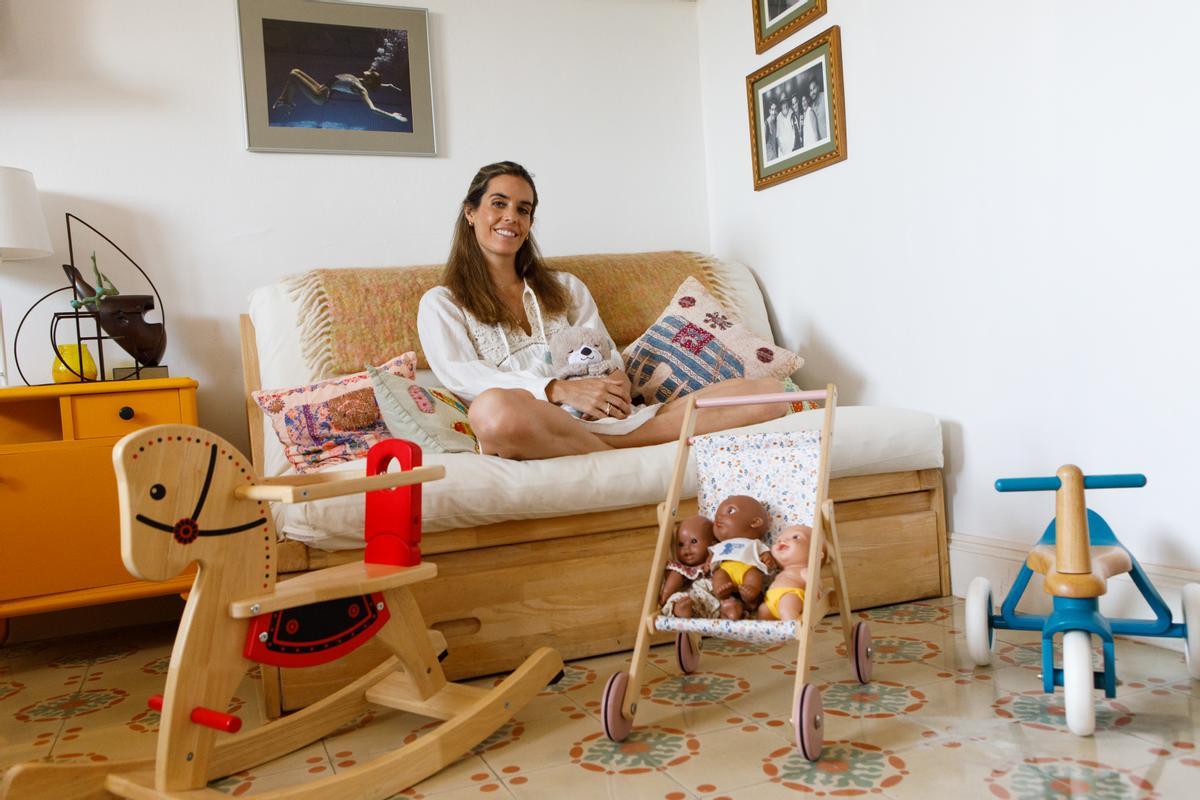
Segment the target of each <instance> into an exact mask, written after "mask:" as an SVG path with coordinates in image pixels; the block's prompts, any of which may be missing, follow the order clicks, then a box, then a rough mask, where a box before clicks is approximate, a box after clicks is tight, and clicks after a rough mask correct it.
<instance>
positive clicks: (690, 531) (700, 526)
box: [675, 514, 716, 567]
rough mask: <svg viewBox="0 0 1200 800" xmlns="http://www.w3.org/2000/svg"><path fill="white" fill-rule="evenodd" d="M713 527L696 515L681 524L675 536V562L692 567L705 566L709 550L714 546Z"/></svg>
mask: <svg viewBox="0 0 1200 800" xmlns="http://www.w3.org/2000/svg"><path fill="white" fill-rule="evenodd" d="M715 542H716V539H715V538H714V537H713V526H712V523H711V522H709V521H708V520H707V519H705V518H704V517H702V516H700V515H699V514H696V515H695V516H692V517H688V518H687V519H685V520H684V521H683V522H680V523H679V532H678V533H677V534H676V535H675V560H676V561H679V562H680V563H682V564H687V565H688V566H690V567H694V566H697V565H699V564H703V563H704V561H705V559H707V558H708V548H709V546H710V545H712V544H714V543H715Z"/></svg>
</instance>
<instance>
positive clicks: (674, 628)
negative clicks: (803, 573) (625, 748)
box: [601, 384, 872, 761]
mask: <svg viewBox="0 0 1200 800" xmlns="http://www.w3.org/2000/svg"><path fill="white" fill-rule="evenodd" d="M800 400H824V401H825V413H824V420H823V423H822V427H821V430H820V431H819V432H818V431H782V432H764V433H728V432H723V433H713V434H707V435H703V436H693V433H694V431H695V428H696V409H697V408H711V407H716V406H732V405H754V404H759V403H793V402H796V401H800ZM836 407H837V389H836V387H834V385H833V384H829V385H828V386H827V387H826V388H825V389H824V390H821V391H815V392H799V393H797V392H790V393H785V394H761V395H745V396H738V397H719V398H712V399H705V398H699V399H697V398H695V397H692V398H690V399H689V401H688V403H687V406H686V409H685V412H684V417H683V424H682V426H681V430H680V433H679V450H678V453H677V455H676V457H675V469H674V473H673V476H672V478H671V483H670V486H669V489H668V492H667V499H666V502H665V503H664V504H663V505H662V506H660V507H659V529H658V544H657V546H656V548H655V551H654V562H653V564H652V565H651V567H650V579H649V581H648V583H647V586H646V596H645V600H644V601H643V604H642V615H641V617H640V619H639V625H638V633H637V641H636V644H635V645H634V650H633V659H632V662H631V665H630V668H629V671H628V672H624V671H621V672H617V673H615V674H613V675H612V676H611V677H610V678H609V679H608V683H607V684H606V685H605V687H604V695H603V699H602V701H601V720H602V722H603V724H604V733H605V735H606V736H608V738H609V739H611V740H613V741H616V742H620V741H623V740H624V739H625V738H626V737H628V736H629V734H630V732H631V731H632V730H633V723H634V718H635V715H636V714H637V709H638V697H639V695H640V692H641V688H642V682H643V680H645V675H646V658H647V656H648V655H649V651H650V644H651V637H652V636H653V635H654V634H655V633H656V632H665V631H669V632H673V633H675V654H676V661H677V663H678V664H679V667H680V670H681V671H682V672H684V673H690V672H694V671H695V670H696V668H697V667H698V666H699V660H700V640H701V637H703V636H716V637H719V638H724V639H736V640H739V641H744V642H784V641H796V642H797V643H798V653H797V656H796V685H795V691H794V693H793V699H792V715H791V719H792V724H793V727H794V729H795V739H796V745H797V747H798V748H799V750H800V752H801V754H803V755H804V757H805V758H807V759H808V760H810V761H815V760H817V759H818V758H820V755H821V750H822V747H823V744H824V734H823V731H822V726H823V713H822V705H821V695H820V692H819V691H818V690H817V688H816V687H815V686H813V685H812V684H810V683H806V682H805V678H806V676H807V675H808V664H809V662H808V657H809V656H808V654H809V642H811V641H812V634H813V629H814V627H815V626H816V624H817V623H818V622H820V620H821V619H822V618H823V617H824V616H825V614H826V613H828V611H829V609H830V608H831V607H834V604H835V603H836V607H837V608H838V610H839V611H840V612H841V620H842V628H843V634H844V636H845V640H846V651H847V654H848V656H849V659H850V664H851V667H852V668H853V671H854V675H855V677H856V678H857V679H858V680H859V682H861V683H867V682H868V681H869V680H870V678H871V668H872V651H871V634H870V630H869V628H868V627H867V623H865V622H857V623H855V624H853V626H852V625H851V622H850V601H849V596H848V594H847V591H846V577H845V573H844V571H843V569H842V557H841V551H840V548H839V544H838V537H837V526H836V525H835V524H834V512H833V501H832V500H829V499H828V489H829V457H830V444H831V440H832V435H833V415H834V410H835V409H836ZM692 450H695V454H696V472H697V502H698V506H699V513H701V514H703V515H704V516H706V517H709V518H712V516H713V514H714V512H715V511H716V508H717V505H718V504H719V503H720V502H721V500H722V498H724V497H726V496H728V495H732V494H745V495H750V496H752V497H755V498H757V499H758V500H759V501H760V502H762V504H763V506H764V507H765V508H766V510H767V511H768V513H769V514H770V517H771V521H770V527H769V529H768V532H767V535H766V537H765V538H766V540H767V543H768V544H769V543H770V541H771V540H772V539H773V537H774V536H775V535H776V534H777V533H778V532H779V531H780V530H782V529H783V528H785V527H787V526H788V525H795V524H806V525H809V526H810V527H811V528H812V530H813V533H812V539H811V542H810V545H809V559H808V563H809V565H810V570H811V572H810V575H811V576H812V578H811V581H810V586H820V587H821V590H820V591H819V592H816V591H810V592H809V595H808V599H806V601H805V603H804V611H803V614H802V616H801V618H800V619H799V620H789V621H782V620H780V621H759V620H737V621H731V620H725V619H699V618H695V619H681V618H677V617H672V616H663V615H661V614H660V613H659V612H660V608H659V586H660V584H661V582H662V575H663V568H664V566H665V565H666V562H667V559H668V557H669V556H670V554H671V552H672V544H673V541H674V530H675V523H676V521H677V520H678V518H679V516H680V514H679V505H680V502H679V501H680V494H681V493H682V490H683V481H684V475H685V473H686V471H687V464H688V454H689V452H691V451H692ZM826 542H827V543H828V546H827V547H826V546H825V543H826ZM822 550H824V551H825V559H824V563H822V561H821V557H820V556H821V553H822ZM811 565H817V566H811ZM823 568H824V569H823Z"/></svg>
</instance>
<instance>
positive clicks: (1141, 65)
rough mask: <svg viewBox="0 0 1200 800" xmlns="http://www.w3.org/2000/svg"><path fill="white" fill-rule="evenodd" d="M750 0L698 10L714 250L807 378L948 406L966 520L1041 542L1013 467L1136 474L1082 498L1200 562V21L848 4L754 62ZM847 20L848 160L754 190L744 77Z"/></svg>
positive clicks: (1073, 10)
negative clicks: (767, 316) (795, 354)
mask: <svg viewBox="0 0 1200 800" xmlns="http://www.w3.org/2000/svg"><path fill="white" fill-rule="evenodd" d="M747 5H748V4H746V3H743V2H728V1H727V0H700V3H699V6H698V22H697V27H698V32H699V38H700V61H701V82H702V87H703V92H702V94H703V98H704V101H703V102H704V132H705V144H706V147H707V153H708V191H709V197H708V201H709V213H710V219H711V228H712V230H711V236H712V249H713V251H714V252H716V253H718V254H719V255H721V256H724V257H730V258H735V259H739V260H742V261H744V262H746V263H747V264H750V265H751V266H752V267H753V268H754V269H755V270H756V272H757V274H758V276H759V278H760V280H761V282H762V284H763V285H764V288H765V289H766V290H767V293H768V295H769V297H770V301H771V305H772V311H773V322H774V324H775V326H776V332H777V334H778V335H779V337H780V339H781V344H783V345H785V346H788V347H792V348H796V349H798V350H799V351H800V352H801V353H803V354H804V355H805V356H806V357H807V358H808V364H807V365H806V367H805V370H804V373H805V374H807V375H808V376H809V378H810V380H809V381H808V382H809V383H810V384H814V385H815V384H819V383H823V382H824V381H826V380H829V379H832V380H836V381H838V382H839V383H840V385H841V387H842V390H843V395H842V397H843V400H844V401H845V402H855V403H867V404H887V405H897V406H905V407H910V408H917V409H924V410H927V411H930V412H932V413H934V414H936V415H938V416H939V417H941V418H942V419H943V420H945V429H944V430H945V434H946V442H947V470H946V476H947V483H948V489H949V499H950V504H951V512H950V517H951V519H950V522H951V527H952V530H953V531H955V532H958V533H964V534H972V535H978V536H985V537H995V538H999V539H1007V540H1011V541H1014V542H1020V543H1023V544H1026V543H1030V542H1032V540H1033V539H1034V538H1036V537H1037V536H1038V535H1040V534H1041V531H1042V529H1043V528H1044V526H1045V524H1046V522H1047V521H1048V520H1049V518H1050V517H1051V516H1052V515H1053V499H1052V496H1051V495H1048V494H1040V495H999V494H997V493H996V492H995V491H993V489H992V488H991V483H992V481H993V480H994V479H995V478H997V477H1001V476H1021V475H1046V474H1052V473H1053V471H1054V469H1055V468H1056V467H1057V466H1058V465H1060V464H1062V463H1067V462H1074V463H1077V464H1079V465H1081V466H1082V467H1083V468H1084V470H1085V472H1095V473H1101V472H1132V471H1141V472H1145V473H1146V474H1147V475H1148V477H1149V479H1150V483H1149V486H1148V487H1147V488H1146V489H1142V490H1136V491H1132V490H1126V491H1111V492H1104V493H1095V494H1094V495H1092V496H1090V497H1089V502H1090V505H1091V506H1092V507H1093V508H1095V509H1096V510H1098V511H1099V512H1100V513H1101V514H1102V515H1104V516H1105V517H1106V518H1107V519H1108V520H1109V522H1110V523H1111V524H1112V525H1113V528H1114V530H1116V532H1117V534H1118V536H1121V537H1122V538H1123V540H1124V541H1125V543H1126V544H1127V545H1129V546H1130V547H1131V548H1132V549H1133V552H1134V553H1135V555H1137V556H1138V557H1139V558H1140V559H1141V560H1143V561H1147V562H1157V563H1160V564H1166V565H1172V566H1180V567H1193V568H1196V567H1200V525H1198V524H1197V522H1196V520H1197V518H1198V515H1197V511H1196V508H1195V504H1194V502H1193V500H1192V498H1193V497H1194V496H1195V495H1196V488H1197V487H1196V484H1197V480H1198V478H1200V473H1198V470H1197V469H1196V464H1197V455H1198V451H1200V436H1198V435H1197V432H1196V431H1197V423H1196V415H1195V413H1194V409H1195V406H1196V398H1197V396H1198V395H1200V376H1198V374H1197V358H1196V355H1195V348H1196V346H1197V344H1198V343H1200V323H1198V321H1197V320H1198V317H1200V315H1198V314H1197V311H1196V304H1197V298H1198V296H1200V292H1198V291H1197V290H1198V289H1200V279H1198V278H1197V275H1198V274H1200V273H1198V271H1197V267H1198V266H1200V264H1198V263H1197V262H1198V261H1200V248H1198V247H1197V235H1196V230H1197V228H1198V227H1200V226H1198V225H1197V222H1196V219H1197V203H1196V199H1195V197H1196V188H1195V187H1196V185H1197V184H1198V183H1200V148H1198V147H1197V144H1196V137H1197V132H1198V131H1200V103H1198V102H1197V101H1198V91H1197V83H1196V81H1197V75H1200V50H1198V49H1197V48H1196V47H1195V42H1194V36H1195V31H1196V30H1197V29H1200V10H1197V7H1196V6H1195V4H1193V3H1190V2H1184V0H1173V1H1172V2H1166V0H1159V2H1154V3H1139V4H1136V6H1134V5H1130V4H1128V3H1117V2H1108V1H1106V2H1095V1H1094V0H1092V1H1089V2H1083V1H1082V0H1073V1H1072V2H1066V1H1065V0H1060V2H1054V3H1046V2H1041V1H1040V0H1018V1H1017V2H1008V3H989V4H983V3H963V2H956V1H955V0H909V2H904V3H883V2H872V3H868V2H863V1H862V0H859V1H858V2H852V0H839V2H831V3H830V4H829V6H830V12H829V13H828V14H827V15H826V16H825V17H823V18H821V19H818V20H817V21H815V22H813V23H811V24H810V25H809V26H808V27H807V28H806V29H805V30H803V31H801V32H799V33H796V34H793V35H792V36H791V37H790V38H788V39H787V40H785V41H784V42H782V43H781V44H779V45H777V46H776V47H775V48H773V49H772V50H770V51H768V52H767V53H764V54H763V55H761V56H756V55H755V54H754V46H753V34H752V27H751V19H750V12H749V9H748V8H747V7H746V6H747ZM833 24H837V25H839V26H840V27H841V33H842V45H843V54H844V61H845V87H846V89H845V96H846V126H847V132H848V139H849V142H848V152H849V159H848V160H847V161H845V162H842V163H840V164H835V165H833V166H831V167H829V168H826V169H823V170H820V171H818V172H815V173H812V174H810V175H806V176H802V177H800V178H797V179H795V180H792V181H789V182H786V183H783V184H779V185H777V186H775V187H773V188H770V189H766V190H764V191H762V192H754V191H753V189H752V176H751V171H750V164H749V131H748V126H747V112H746V84H745V77H746V75H748V74H750V73H751V72H753V71H755V70H757V69H758V68H760V67H762V66H763V65H765V64H767V63H768V62H769V61H771V60H773V59H774V58H777V57H779V56H781V55H783V54H784V53H786V52H787V51H789V50H790V49H792V48H794V47H796V46H797V45H799V44H801V43H802V42H804V41H805V40H807V39H808V38H810V37H812V36H814V35H816V34H817V33H819V32H821V31H823V30H825V29H826V28H827V27H828V26H830V25H833Z"/></svg>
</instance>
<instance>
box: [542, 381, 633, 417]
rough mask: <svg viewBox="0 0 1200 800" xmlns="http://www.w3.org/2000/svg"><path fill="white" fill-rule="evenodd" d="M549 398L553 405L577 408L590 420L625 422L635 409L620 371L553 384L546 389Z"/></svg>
mask: <svg viewBox="0 0 1200 800" xmlns="http://www.w3.org/2000/svg"><path fill="white" fill-rule="evenodd" d="M546 397H547V398H548V399H549V400H550V402H551V403H558V404H559V405H569V406H571V407H572V408H575V409H578V410H579V411H580V412H582V413H583V415H584V416H585V417H587V418H590V419H604V418H605V417H613V418H615V419H625V418H626V417H628V416H629V413H630V411H631V410H632V404H631V403H630V399H629V378H628V377H626V376H625V373H624V372H623V371H621V370H616V371H614V372H610V373H609V374H608V375H605V376H604V377H603V378H576V379H574V380H569V381H563V380H554V381H551V382H550V383H549V385H547V386H546Z"/></svg>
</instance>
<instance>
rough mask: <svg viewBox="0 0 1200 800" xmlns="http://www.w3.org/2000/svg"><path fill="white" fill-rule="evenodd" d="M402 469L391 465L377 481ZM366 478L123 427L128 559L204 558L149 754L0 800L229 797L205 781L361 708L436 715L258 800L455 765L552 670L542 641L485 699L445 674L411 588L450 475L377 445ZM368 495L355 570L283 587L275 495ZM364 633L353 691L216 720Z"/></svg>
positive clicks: (62, 772) (119, 463)
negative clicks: (251, 722) (249, 678)
mask: <svg viewBox="0 0 1200 800" xmlns="http://www.w3.org/2000/svg"><path fill="white" fill-rule="evenodd" d="M392 459H396V460H398V461H399V462H400V466H401V471H399V472H387V467H388V465H389V464H390V462H391V461H392ZM367 462H368V463H367V475H366V476H346V477H343V476H342V475H336V474H335V475H325V474H315V475H306V476H289V477H285V478H273V479H268V480H261V479H259V478H258V477H257V476H255V475H254V474H253V472H252V470H251V467H250V463H249V461H248V460H247V459H246V458H245V457H244V456H243V455H242V454H241V453H240V452H238V451H237V450H236V449H235V448H234V447H233V446H231V445H230V444H229V443H228V442H226V441H225V440H223V439H221V438H220V437H219V436H215V435H213V434H212V433H209V432H208V431H205V430H203V429H200V428H194V427H191V426H188V425H158V426H154V427H150V428H145V429H143V430H140V431H138V432H136V433H132V434H130V435H129V436H126V437H125V438H124V439H122V440H121V441H120V442H119V443H118V444H117V445H116V447H115V448H114V449H113V463H114V465H115V467H116V473H117V489H118V494H119V495H120V508H121V555H122V557H123V559H124V561H125V566H126V567H127V568H128V569H129V571H130V572H131V573H133V574H134V575H136V576H137V577H139V578H142V579H144V580H152V581H153V580H157V581H161V580H166V579H168V578H171V577H174V576H176V575H178V574H179V573H180V572H182V571H183V570H184V569H185V568H187V566H188V565H189V564H191V563H192V562H197V563H198V564H199V569H198V571H197V573H196V580H195V583H194V584H193V586H192V591H191V593H190V594H189V595H188V599H187V606H186V608H185V609H184V613H183V619H182V621H181V623H180V627H179V633H178V635H177V636H176V638H175V647H174V650H173V651H172V653H171V663H170V668H169V670H168V673H167V683H166V691H165V696H164V697H155V698H151V699H150V705H151V707H154V708H159V709H161V712H162V718H161V722H160V726H159V735H158V749H157V754H156V756H155V757H154V758H145V759H138V760H131V761H124V762H113V763H104V764H87V765H73V764H58V765H55V764H45V763H37V762H34V763H29V764H23V765H20V766H17V767H13V768H12V769H10V770H9V771H8V772H7V773H6V774H5V776H4V780H3V782H2V783H0V800H20V798H48V797H53V798H56V799H58V800H83V799H84V798H88V799H90V798H106V797H109V796H110V795H115V796H117V797H127V798H201V797H213V798H218V797H225V795H224V794H221V793H220V792H217V791H215V790H211V789H207V788H206V784H207V783H208V782H210V781H213V780H215V779H217V778H220V777H223V776H226V775H230V774H232V773H235V772H239V771H242V770H246V769H250V768H252V767H254V766H256V765H259V764H262V763H265V762H267V761H270V760H272V759H275V758H278V757H280V756H283V755H285V754H287V753H290V752H292V751H293V750H296V749H298V748H300V747H303V746H304V745H307V744H308V743H309V742H312V741H314V740H316V739H319V738H321V737H322V736H325V735H327V734H328V733H330V732H332V731H334V730H336V729H337V728H338V727H339V726H341V725H344V724H345V723H347V722H348V721H350V720H351V719H353V718H354V717H355V716H356V715H358V714H359V713H361V712H363V711H365V710H366V709H367V706H368V703H371V704H375V705H382V706H387V707H390V708H395V709H400V710H403V711H407V712H411V713H415V714H419V715H422V716H427V717H432V718H434V719H441V720H444V722H443V723H442V724H441V725H440V726H439V727H438V728H437V729H435V730H434V731H432V732H430V733H428V734H426V735H424V736H421V737H420V738H418V739H417V740H415V741H414V742H412V743H410V744H408V745H405V746H403V747H401V748H399V749H397V750H393V751H391V752H389V753H387V754H386V755H383V756H379V757H377V758H376V759H374V760H373V761H370V762H367V763H364V764H361V765H359V766H355V767H352V768H350V769H346V770H341V771H339V772H338V773H337V774H336V775H330V776H327V777H325V778H322V779H320V780H317V781H314V782H311V783H305V784H301V785H298V786H294V787H288V788H285V789H276V790H272V791H269V792H266V793H263V794H260V795H255V796H256V797H261V798H272V800H275V799H277V798H278V799H282V798H289V799H291V798H322V800H328V799H330V798H355V799H356V800H358V799H360V798H363V799H365V798H385V797H388V796H390V795H393V794H396V793H398V792H400V791H402V790H404V789H406V788H408V787H409V786H412V785H413V784H415V783H418V782H420V781H421V780H424V779H425V778H427V777H428V776H430V775H432V774H433V773H435V772H437V771H438V770H440V769H442V768H443V767H445V766H446V765H448V764H450V763H451V762H453V761H455V760H456V759H458V758H459V757H460V756H461V755H462V754H464V753H465V752H467V751H468V750H469V749H470V748H472V747H474V746H475V745H476V744H478V743H479V742H481V741H483V740H484V739H485V738H487V736H489V735H490V734H491V733H493V732H494V731H495V730H496V729H497V728H499V727H500V726H501V725H503V724H504V723H505V722H506V721H507V720H508V719H509V718H511V717H512V715H513V714H514V713H516V711H517V710H518V709H520V708H521V707H523V706H524V705H525V704H526V703H528V702H529V700H530V699H531V698H532V697H533V696H534V695H535V694H536V693H537V692H538V691H540V690H541V689H542V688H543V687H544V686H545V685H546V684H547V683H549V682H551V681H553V680H555V679H556V676H561V674H562V659H561V658H559V655H558V653H557V652H555V651H554V650H552V649H550V648H540V649H539V650H538V651H537V652H535V653H533V654H532V655H531V656H530V657H529V658H528V659H526V660H525V663H523V664H522V665H521V666H520V667H519V668H518V669H517V670H516V671H515V672H513V673H512V674H511V675H510V676H509V677H508V678H506V679H505V680H504V681H503V682H502V683H500V684H499V685H498V686H496V687H494V688H492V689H490V690H489V689H483V688H479V687H474V686H466V685H463V684H456V683H450V682H448V681H447V680H446V678H445V675H444V673H443V672H442V669H441V664H440V662H439V654H444V652H445V647H446V644H445V639H444V638H443V637H442V635H441V634H440V633H438V632H436V631H432V630H427V629H426V627H425V623H424V620H423V619H422V617H421V613H420V611H419V609H418V608H417V603H416V600H415V599H414V598H413V596H412V593H411V592H410V591H409V589H408V586H409V585H410V584H414V583H416V582H418V581H423V580H428V579H429V578H432V577H434V576H435V575H436V574H437V566H436V565H435V564H432V563H421V561H420V551H419V541H420V509H421V499H420V484H421V483H422V482H424V481H428V480H436V479H438V478H441V477H443V475H444V474H445V468H444V467H441V466H421V465H420V464H421V451H420V449H419V448H417V447H416V445H413V444H412V443H410V442H405V441H402V440H395V439H393V440H387V441H384V442H381V443H380V444H377V445H376V446H375V447H374V448H372V449H371V452H370V454H369V455H368V459H367ZM356 492H367V493H368V494H367V520H368V522H367V550H366V558H365V560H364V561H363V562H359V563H353V564H343V565H340V566H337V567H331V568H329V569H325V570H321V571H318V572H311V573H307V574H305V575H302V576H300V577H297V578H293V579H291V580H287V581H283V582H281V583H279V584H276V582H275V526H274V523H273V521H272V518H271V514H270V511H269V509H268V507H267V504H268V503H269V502H284V503H294V502H307V501H310V500H318V499H321V498H325V497H334V496H338V495H345V494H352V493H356ZM372 636H375V637H378V638H379V639H380V640H381V641H382V642H384V643H385V644H386V645H387V647H388V649H390V650H391V652H392V653H393V655H391V656H389V657H388V658H387V659H386V660H385V661H384V662H383V663H381V664H380V665H379V666H377V667H376V668H374V669H373V670H371V671H370V672H368V673H367V674H366V675H364V676H362V677H361V678H360V679H358V680H357V681H355V682H354V683H352V684H351V685H349V686H347V687H345V688H344V689H341V690H340V691H338V692H335V693H334V694H332V695H330V696H328V697H326V698H324V699H323V700H320V701H318V702H316V703H314V704H313V705H311V706H309V707H307V708H305V709H303V710H301V711H298V712H296V713H295V714H292V715H290V716H287V717H284V718H282V719H279V720H275V721H273V722H269V723H266V724H264V725H263V726H261V727H259V728H256V729H254V730H249V731H246V732H239V730H240V728H241V720H240V719H238V718H237V717H235V716H233V715H230V714H227V713H225V709H226V708H228V702H229V700H230V698H231V697H232V695H233V692H234V690H235V689H236V688H237V686H238V684H239V683H240V682H241V680H242V679H243V678H244V676H245V675H246V672H247V670H248V669H249V668H250V667H251V666H252V665H253V664H254V663H267V664H278V665H284V666H302V665H312V664H318V663H324V662H325V661H329V660H332V659H335V658H338V657H341V656H342V655H344V654H345V653H347V652H349V651H351V650H353V649H355V648H356V647H358V646H359V645H361V644H363V643H364V642H366V641H367V640H368V639H370V638H371V637H372Z"/></svg>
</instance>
